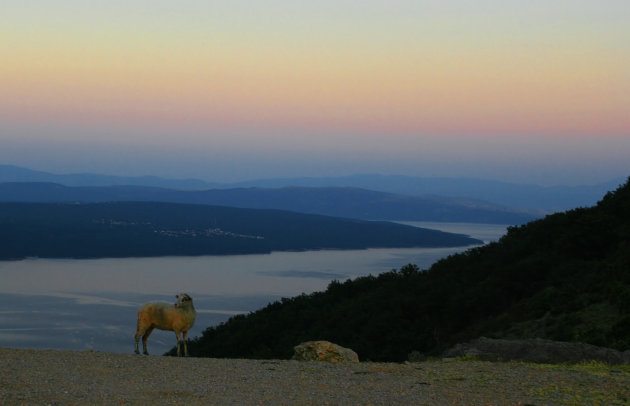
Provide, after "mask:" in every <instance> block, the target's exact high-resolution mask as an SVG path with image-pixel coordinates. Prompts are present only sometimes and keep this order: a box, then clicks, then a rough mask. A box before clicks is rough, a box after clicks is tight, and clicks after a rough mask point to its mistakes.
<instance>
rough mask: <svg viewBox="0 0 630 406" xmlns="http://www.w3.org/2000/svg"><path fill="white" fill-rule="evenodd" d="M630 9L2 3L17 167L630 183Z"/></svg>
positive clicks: (582, 1) (2, 57) (404, 2)
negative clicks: (618, 180) (622, 179)
mask: <svg viewBox="0 0 630 406" xmlns="http://www.w3.org/2000/svg"><path fill="white" fill-rule="evenodd" d="M628 21H630V2H628V1H627V0H598V1H594V0H566V1H565V0H562V1H560V0H528V1H522V0H518V1H516V0H450V1H430V0H415V1H410V0H386V1H380V0H362V1H349V0H334V1H333V0H318V1H299V0H265V1H253V0H231V1H212V0H203V1H202V0H179V1H170V0H168V1H167V0H151V1H148V0H102V1H90V0H56V1H48V0H17V1H13V0H2V1H0V61H1V63H0V163H2V164H12V165H19V166H25V167H29V168H33V169H38V170H46V171H51V172H56V173H74V172H98V173H106V174H115V175H129V176H137V175H159V176H165V177H193V178H200V179H204V180H208V181H220V182H229V181H239V180H247V179H258V178H265V177H293V176H344V175H351V174H357V173H382V174H404V175H413V176H448V177H477V178H487V179H496V180H506V181H513V182H527V183H538V184H590V183H596V182H600V181H607V180H610V179H613V178H619V177H627V176H629V175H630V159H629V158H628V156H630V24H628Z"/></svg>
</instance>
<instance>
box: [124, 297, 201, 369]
mask: <svg viewBox="0 0 630 406" xmlns="http://www.w3.org/2000/svg"><path fill="white" fill-rule="evenodd" d="M175 297H176V298H177V303H175V304H174V305H172V304H170V303H164V302H157V303H147V304H145V305H144V306H142V307H141V308H140V309H139V310H138V325H137V328H136V336H135V338H136V354H140V351H138V343H139V341H140V337H142V348H143V350H144V354H145V355H149V352H148V351H147V339H148V338H149V335H150V334H151V332H152V331H153V329H155V328H157V329H160V330H168V331H174V332H175V335H176V336H177V356H178V357H179V356H181V353H180V343H181V341H180V339H179V333H182V335H183V339H184V356H186V357H187V356H188V347H187V346H186V336H187V334H188V330H190V329H191V328H192V326H193V324H195V318H196V317H197V312H196V311H195V307H194V306H193V302H192V298H191V297H190V296H188V295H187V294H186V293H182V294H180V295H177V296H175ZM143 334H144V335H143Z"/></svg>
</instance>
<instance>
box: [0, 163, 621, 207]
mask: <svg viewBox="0 0 630 406" xmlns="http://www.w3.org/2000/svg"><path fill="white" fill-rule="evenodd" d="M624 181H625V179H624V178H623V177H620V178H618V179H613V180H611V181H609V182H604V183H600V184H596V185H584V186H549V187H544V186H539V185H528V184H516V183H506V182H498V181H492V180H482V179H472V178H425V177H413V176H401V175H378V174H362V175H353V176H343V177H323V178H305V177H302V178H277V179H259V180H251V181H246V182H236V183H212V182H206V181H203V180H199V179H165V178H161V177H156V176H141V177H123V176H109V175H99V174H90V173H83V174H53V173H49V172H42V171H34V170H31V169H26V168H22V167H18V166H12V165H0V183H1V182H52V183H58V184H60V185H65V186H151V187H159V188H167V189H175V190H198V191H199V190H208V189H239V188H252V187H254V188H267V189H269V188H274V189H276V188H285V187H288V186H296V187H352V188H360V189H366V190H373V191H379V192H387V193H393V194H398V195H407V196H423V197H426V196H433V197H435V196H441V197H451V198H453V197H455V198H465V199H468V200H470V201H474V200H478V201H481V202H491V203H493V204H494V205H498V206H504V208H505V207H508V208H512V209H514V208H521V209H537V210H543V211H544V212H547V213H549V212H555V211H561V210H567V209H572V208H576V207H586V206H591V205H593V204H595V203H596V202H597V201H598V200H599V199H600V198H601V196H603V195H604V194H605V193H606V192H608V191H611V190H614V189H616V188H617V187H618V186H619V185H621V184H623V183H624Z"/></svg>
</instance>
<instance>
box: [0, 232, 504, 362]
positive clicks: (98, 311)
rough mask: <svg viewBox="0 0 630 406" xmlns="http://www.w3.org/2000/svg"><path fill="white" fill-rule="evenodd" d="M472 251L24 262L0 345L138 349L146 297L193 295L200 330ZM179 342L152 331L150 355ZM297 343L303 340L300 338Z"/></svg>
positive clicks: (2, 292) (4, 274)
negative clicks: (337, 284) (338, 285)
mask: <svg viewBox="0 0 630 406" xmlns="http://www.w3.org/2000/svg"><path fill="white" fill-rule="evenodd" d="M405 223H406V224H411V225H414V226H421V227H426V228H433V229H439V230H442V231H448V232H457V233H462V234H468V235H470V236H472V237H474V238H479V239H481V240H483V241H484V242H490V241H495V240H497V239H498V238H500V237H501V236H502V235H503V234H504V233H505V231H506V228H507V226H505V225H494V224H468V223H419V222H405ZM468 248H470V247H458V248H402V249H389V248H387V249H368V250H349V251H344V250H323V251H306V252H273V253H271V254H264V255H236V256H200V257H158V258H115V259H114V258H104V259H93V260H70V259H69V260H58V259H39V258H38V259H26V260H22V261H2V262H0V278H1V279H0V280H1V281H2V283H1V284H0V346H2V347H14V348H37V349H47V348H50V349H72V350H95V351H110V352H119V353H128V352H131V351H132V350H133V335H134V333H135V322H136V312H137V308H138V307H139V306H140V305H141V304H143V303H145V302H148V301H156V300H162V301H167V302H174V301H175V297H174V295H175V294H178V293H182V292H186V293H189V294H190V295H191V296H192V297H193V299H194V303H195V308H196V309H197V313H198V316H197V321H196V323H195V326H194V328H193V329H192V330H191V332H190V333H189V336H190V337H194V336H198V335H200V334H201V333H202V331H203V330H204V329H205V328H207V327H209V326H213V325H217V324H218V323H221V322H223V321H226V320H227V319H228V318H229V317H231V316H233V315H236V314H240V313H247V312H251V311H254V310H256V309H259V308H261V307H264V306H265V305H266V304H268V303H270V302H273V301H275V300H278V299H280V298H282V297H291V296H295V295H299V294H301V293H307V294H308V293H312V292H314V291H320V290H325V289H326V287H327V285H328V284H329V283H330V281H332V280H342V281H343V280H346V279H349V278H355V277H358V276H363V275H368V274H373V275H377V274H379V273H382V272H386V271H389V270H391V269H398V268H400V267H402V266H404V265H406V264H409V263H413V264H416V265H418V266H419V267H420V268H421V269H426V268H428V267H430V265H431V264H433V263H434V262H435V261H437V260H439V259H440V258H443V257H445V256H448V255H450V254H453V253H456V252H461V251H464V250H466V249H468ZM174 344H175V336H174V334H173V333H172V332H163V331H158V330H156V331H155V332H154V333H153V334H152V336H151V338H150V339H149V350H150V351H151V353H152V354H162V353H164V352H165V351H167V350H168V349H170V348H171V347H172V346H173V345H174ZM296 344H297V343H296Z"/></svg>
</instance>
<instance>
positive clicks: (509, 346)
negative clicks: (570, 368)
mask: <svg viewBox="0 0 630 406" xmlns="http://www.w3.org/2000/svg"><path fill="white" fill-rule="evenodd" d="M464 356H471V357H475V358H478V359H481V360H484V361H511V360H515V361H525V362H536V363H544V364H558V363H579V362H583V361H600V362H605V363H608V364H628V363H630V351H623V352H622V351H617V350H614V349H611V348H604V347H597V346H595V345H591V344H585V343H571V342H563V341H551V340H543V339H540V338H536V339H526V340H499V339H491V338H486V337H480V338H477V339H475V340H472V341H469V342H467V343H463V344H457V345H456V346H455V347H453V348H451V349H450V350H448V351H446V352H445V353H444V357H447V358H455V357H464Z"/></svg>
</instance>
